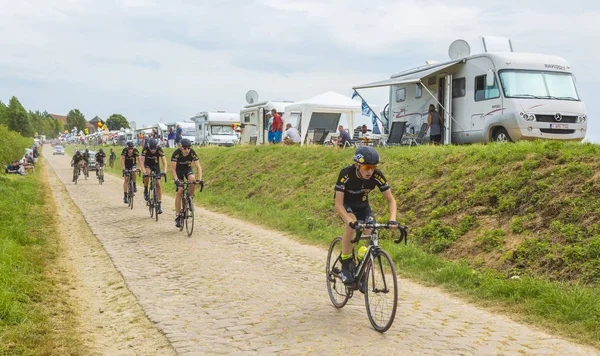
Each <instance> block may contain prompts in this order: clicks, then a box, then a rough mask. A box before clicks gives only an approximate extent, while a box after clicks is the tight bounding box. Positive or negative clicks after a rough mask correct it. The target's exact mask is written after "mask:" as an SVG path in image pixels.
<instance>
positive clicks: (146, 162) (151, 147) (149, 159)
mask: <svg viewBox="0 0 600 356" xmlns="http://www.w3.org/2000/svg"><path fill="white" fill-rule="evenodd" d="M148 141H149V142H148V145H147V146H146V147H144V149H143V150H142V155H141V156H140V168H141V169H142V172H145V173H146V174H150V172H151V171H152V172H154V174H157V175H158V174H160V173H161V170H160V163H158V159H159V157H160V160H161V161H162V164H163V167H165V169H166V168H167V158H166V157H165V153H164V152H163V149H162V147H160V146H159V145H158V140H157V139H154V138H153V139H150V140H148ZM149 180H150V178H149V177H144V199H145V200H148V181H149ZM156 192H157V193H158V213H159V214H162V207H161V205H160V201H161V199H162V189H161V184H160V176H159V177H158V178H157V179H156Z"/></svg>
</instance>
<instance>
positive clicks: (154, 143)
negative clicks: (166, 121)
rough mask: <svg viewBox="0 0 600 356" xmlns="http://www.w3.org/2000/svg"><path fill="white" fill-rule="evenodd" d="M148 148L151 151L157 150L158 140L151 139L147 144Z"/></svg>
mask: <svg viewBox="0 0 600 356" xmlns="http://www.w3.org/2000/svg"><path fill="white" fill-rule="evenodd" d="M148 148H149V149H151V150H155V149H157V148H158V140H156V139H151V140H150V142H148Z"/></svg>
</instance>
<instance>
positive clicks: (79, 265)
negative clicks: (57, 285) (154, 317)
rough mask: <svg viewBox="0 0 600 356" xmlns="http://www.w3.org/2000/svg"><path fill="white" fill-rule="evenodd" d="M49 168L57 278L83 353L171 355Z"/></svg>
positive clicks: (172, 352)
mask: <svg viewBox="0 0 600 356" xmlns="http://www.w3.org/2000/svg"><path fill="white" fill-rule="evenodd" d="M48 153H51V152H50V151H49V152H46V154H48ZM49 170H50V172H48V173H49V174H48V179H49V183H50V186H51V187H52V191H53V194H54V199H55V201H56V202H57V204H56V205H57V206H56V208H57V211H58V219H59V221H60V228H59V237H60V246H61V250H62V251H63V252H64V254H62V257H61V258H60V259H59V261H58V266H57V267H58V270H60V272H61V275H60V276H57V278H60V280H61V285H62V286H64V287H65V290H66V292H67V293H68V294H69V298H70V301H74V303H72V305H74V306H75V309H76V314H77V316H76V317H75V318H76V319H78V321H79V324H80V328H79V330H78V332H79V333H80V334H81V336H82V339H83V340H82V341H83V342H84V345H85V349H86V354H90V355H94V354H97V355H154V354H161V355H175V351H174V350H173V348H172V347H171V345H170V343H169V342H168V341H167V339H166V337H165V336H164V335H163V334H161V333H160V332H159V331H158V330H157V329H156V327H155V326H154V325H153V324H152V323H151V322H150V321H149V320H148V318H147V317H146V316H145V314H144V312H143V310H142V309H141V308H140V306H139V305H138V303H137V300H136V299H135V297H134V296H133V295H132V294H131V292H130V291H129V289H127V286H126V285H125V281H124V280H123V277H122V276H121V274H120V273H119V272H118V271H117V269H116V268H115V266H114V265H113V263H112V261H111V259H110V257H108V255H107V254H106V251H105V250H104V248H103V247H102V245H101V244H100V242H99V241H98V239H97V238H96V236H94V234H93V233H92V232H91V230H90V228H89V226H88V225H87V224H86V221H85V220H84V219H83V217H82V216H81V212H80V211H79V209H78V208H77V206H75V204H73V201H72V200H71V198H70V197H69V194H68V193H67V191H66V190H65V187H64V185H63V184H62V182H61V181H60V180H59V179H58V176H57V175H56V174H54V171H52V168H50V169H49Z"/></svg>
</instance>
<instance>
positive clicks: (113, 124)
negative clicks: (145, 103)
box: [106, 114, 129, 130]
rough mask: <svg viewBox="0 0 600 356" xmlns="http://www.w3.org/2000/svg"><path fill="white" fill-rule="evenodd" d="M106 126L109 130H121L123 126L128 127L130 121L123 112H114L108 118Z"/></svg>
mask: <svg viewBox="0 0 600 356" xmlns="http://www.w3.org/2000/svg"><path fill="white" fill-rule="evenodd" d="M106 126H108V129H109V130H120V129H121V127H122V128H124V129H128V128H129V121H127V119H126V118H125V117H124V116H123V115H121V114H112V115H110V117H109V118H108V119H106Z"/></svg>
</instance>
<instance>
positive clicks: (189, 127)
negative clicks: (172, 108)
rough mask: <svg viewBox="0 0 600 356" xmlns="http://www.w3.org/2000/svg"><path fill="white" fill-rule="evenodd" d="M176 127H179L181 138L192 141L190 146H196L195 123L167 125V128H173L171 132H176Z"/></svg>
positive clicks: (180, 122) (179, 122)
mask: <svg viewBox="0 0 600 356" xmlns="http://www.w3.org/2000/svg"><path fill="white" fill-rule="evenodd" d="M177 125H179V127H181V138H182V139H184V138H187V139H188V140H190V141H192V144H196V123H195V122H182V121H178V122H175V123H173V124H167V128H170V127H173V131H175V130H177Z"/></svg>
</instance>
